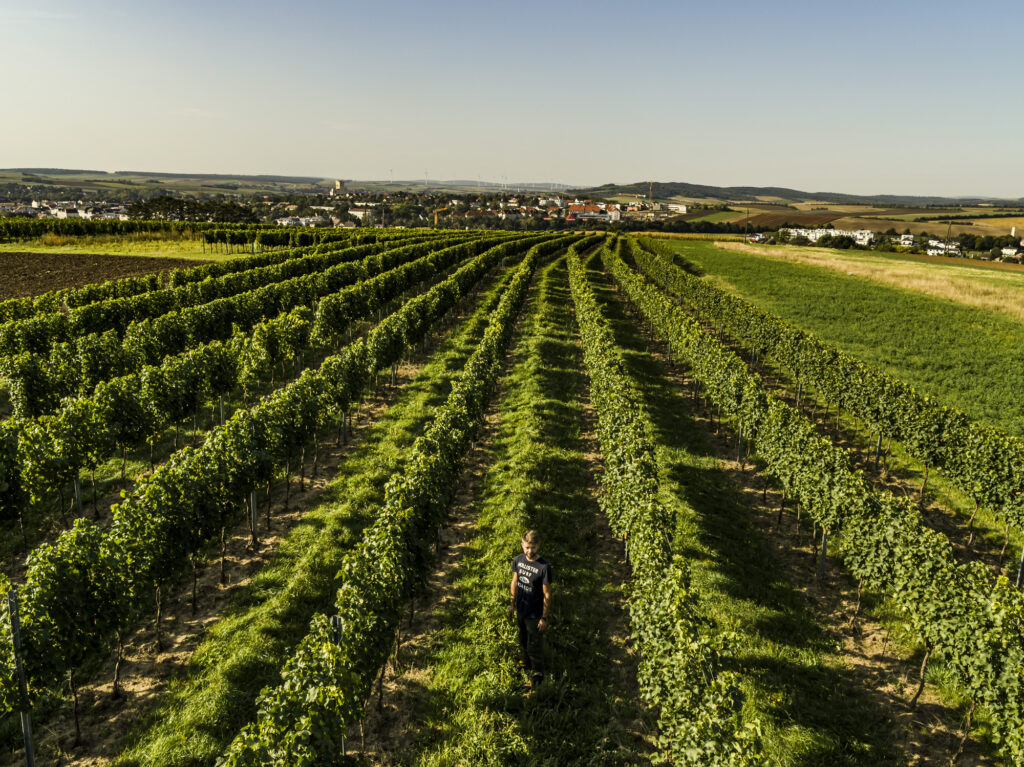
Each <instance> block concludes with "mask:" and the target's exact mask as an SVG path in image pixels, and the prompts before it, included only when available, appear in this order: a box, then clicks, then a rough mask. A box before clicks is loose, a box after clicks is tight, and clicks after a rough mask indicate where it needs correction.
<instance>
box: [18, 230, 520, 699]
mask: <svg viewBox="0 0 1024 767" xmlns="http://www.w3.org/2000/svg"><path fill="white" fill-rule="evenodd" d="M521 248H522V245H521V244H520V242H519V241H518V240H507V241H506V242H504V243H503V244H501V245H497V246H495V247H493V248H491V249H489V250H488V251H486V252H485V253H483V254H481V255H480V256H478V257H477V258H476V259H474V260H473V261H472V262H471V263H470V264H468V265H466V266H464V267H462V268H461V269H460V270H458V271H457V272H456V273H455V274H454V275H452V276H451V277H449V278H448V279H447V280H445V281H443V282H441V283H439V284H438V285H435V286H434V287H433V288H431V289H430V290H429V291H427V293H425V294H423V295H421V296H417V297H416V298H413V299H411V300H410V301H409V302H407V303H406V304H405V305H404V306H403V307H402V308H401V309H400V310H399V311H398V312H396V313H395V314H392V315H390V316H389V317H388V318H387V319H385V320H384V321H383V322H381V323H380V324H379V325H378V326H377V327H376V328H374V330H373V331H372V332H371V333H370V334H369V336H368V337H367V339H366V340H365V341H364V340H360V341H358V342H356V343H354V344H352V345H350V346H348V347H346V348H345V349H344V350H343V351H342V353H340V354H337V355H334V356H332V357H328V358H327V359H326V360H325V361H324V363H323V364H322V365H321V366H320V368H319V369H317V370H316V371H306V372H305V373H303V375H302V376H300V377H299V379H297V380H296V381H295V382H293V383H292V384H289V385H288V386H286V387H284V388H282V389H279V390H278V391H277V392H275V393H274V394H273V395H272V396H271V397H268V398H267V399H266V400H264V401H263V402H261V403H260V404H259V405H257V406H256V407H254V408H252V409H251V410H247V411H238V412H236V413H235V414H234V415H233V416H232V417H231V419H229V420H228V421H227V422H226V424H225V426H224V427H222V428H220V429H218V430H216V431H215V432H214V433H213V434H211V436H210V437H209V438H207V440H206V441H205V442H204V443H203V445H202V446H201V447H200V448H198V449H196V450H192V449H191V448H185V449H183V450H181V451H179V453H178V454H177V455H176V456H175V459H174V460H172V461H170V462H169V463H168V464H167V465H165V466H163V467H161V469H159V470H158V471H157V472H155V473H154V474H153V475H152V476H150V477H148V478H146V479H144V480H142V481H141V482H140V483H139V485H138V486H137V488H136V491H135V493H133V495H132V496H131V497H130V498H128V499H127V500H126V501H125V502H124V503H123V504H120V505H119V507H118V508H117V510H116V512H115V515H114V522H113V524H112V525H111V527H110V528H109V529H107V530H100V529H99V528H97V527H96V526H95V525H93V524H91V523H88V522H86V521H85V520H82V519H79V520H77V521H76V523H75V525H74V527H73V528H72V529H71V530H69V531H67V532H66V533H64V534H62V535H61V536H60V537H59V538H58V539H57V542H56V544H55V545H54V546H52V547H51V546H44V547H40V549H39V550H38V551H39V552H40V555H39V556H37V557H35V558H34V559H33V561H32V563H31V565H30V567H29V571H28V575H27V577H26V587H25V589H24V591H23V593H22V595H21V602H22V613H23V615H24V616H25V617H26V620H25V623H24V624H23V627H22V628H23V639H22V641H23V645H24V658H25V661H26V670H27V672H28V674H29V676H30V679H31V680H32V685H33V687H35V688H37V689H38V688H49V687H52V685H53V684H55V683H56V682H57V681H58V680H59V679H60V678H61V676H62V675H63V673H64V670H65V669H67V668H68V666H71V667H72V668H73V667H74V665H77V664H78V663H79V662H80V660H79V659H80V658H83V657H90V656H91V655H92V654H93V653H95V652H96V651H97V650H98V649H100V648H101V647H103V646H105V645H107V643H108V642H110V641H111V640H112V634H113V633H114V631H115V629H116V630H121V629H122V628H124V627H126V626H127V625H131V623H133V622H134V619H135V616H136V615H137V614H138V613H139V612H140V611H141V609H142V608H143V606H144V605H145V603H147V602H148V599H147V598H146V595H147V594H152V593H153V589H156V590H157V593H158V594H159V587H160V586H161V585H164V584H166V583H168V582H169V581H171V580H174V579H175V578H176V577H178V576H179V575H180V571H181V566H182V563H183V560H184V559H185V558H186V554H187V553H188V552H189V551H190V550H194V549H196V548H202V547H205V545H206V543H207V541H208V540H209V539H210V538H211V537H212V535H213V534H214V533H215V532H216V530H217V529H218V528H219V529H221V530H222V531H223V529H224V526H225V525H227V524H228V523H229V522H230V521H231V519H233V518H234V517H236V516H239V515H240V511H241V505H242V501H243V500H244V499H246V498H248V495H249V490H250V489H252V488H253V487H254V486H255V485H257V484H260V483H261V482H263V481H265V480H266V476H267V472H269V471H270V470H271V469H273V467H274V466H275V465H276V464H280V463H284V462H285V460H286V459H289V460H290V459H291V458H292V457H297V456H298V452H299V448H300V447H303V446H304V445H305V444H306V442H307V441H309V440H310V439H312V440H314V442H315V438H316V435H317V434H318V433H319V431H321V430H322V429H323V428H324V427H325V426H326V425H327V424H328V423H329V422H333V421H335V420H336V419H338V418H340V417H341V415H342V414H343V413H344V412H345V411H346V410H347V409H348V408H349V406H350V404H351V403H352V402H354V401H358V400H359V399H360V398H361V396H362V393H363V391H364V390H365V388H366V387H367V385H368V384H369V380H370V378H371V377H374V376H375V375H376V374H377V372H378V371H379V370H381V369H383V368H384V367H386V366H388V365H391V364H393V363H394V362H397V361H398V360H399V359H401V357H402V356H403V355H404V353H405V349H406V348H407V345H408V344H410V343H418V342H419V341H420V340H421V338H422V337H424V336H425V334H426V333H427V332H428V331H429V329H430V328H431V327H432V325H433V324H434V323H435V322H436V321H437V320H439V319H440V318H441V317H443V316H444V315H446V314H447V313H448V312H449V311H450V309H451V308H452V307H453V306H454V305H455V304H456V303H457V302H458V301H459V300H460V298H462V297H464V296H465V295H466V293H467V292H468V291H469V289H470V288H472V286H473V285H475V284H476V283H477V282H478V281H479V280H480V279H481V278H482V277H483V276H484V274H485V273H486V272H488V271H490V269H491V268H492V267H493V266H494V265H495V264H496V263H498V262H499V261H500V260H501V259H502V258H504V257H507V256H508V255H511V254H513V253H515V252H517V250H521ZM183 491H184V492H183ZM236 504H237V505H236ZM222 535H223V533H222ZM129 552H130V554H129ZM9 588H10V585H9V582H8V581H7V579H6V577H5V576H2V577H0V593H2V594H6V593H7V591H8V590H9ZM83 618H86V620H83ZM10 646H11V637H10V627H9V624H6V625H5V624H2V623H0V648H9V647H10ZM44 647H45V648H47V651H46V652H44V651H43V648H44ZM10 658H11V654H10V652H8V651H7V650H6V649H4V650H3V652H2V654H0V660H2V661H3V663H2V664H0V689H2V690H3V691H4V696H3V698H2V700H3V701H4V702H5V703H6V706H5V707H7V706H14V705H15V704H16V701H17V698H16V696H11V695H8V694H7V693H8V691H9V690H11V689H13V687H12V685H14V684H15V681H14V676H13V675H14V669H13V666H12V665H10ZM69 659H73V660H69Z"/></svg>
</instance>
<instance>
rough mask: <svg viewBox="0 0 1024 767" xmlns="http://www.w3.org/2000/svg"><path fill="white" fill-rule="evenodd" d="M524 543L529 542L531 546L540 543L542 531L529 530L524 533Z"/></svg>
mask: <svg viewBox="0 0 1024 767" xmlns="http://www.w3.org/2000/svg"><path fill="white" fill-rule="evenodd" d="M523 543H528V544H530V545H531V546H536V545H537V544H538V543H540V533H538V532H537V531H536V530H527V531H526V532H525V533H523Z"/></svg>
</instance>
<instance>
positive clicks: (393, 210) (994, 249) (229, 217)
mask: <svg viewBox="0 0 1024 767" xmlns="http://www.w3.org/2000/svg"><path fill="white" fill-rule="evenodd" d="M624 197H625V199H624ZM729 210H730V209H729V208H728V206H726V205H722V204H717V203H715V204H712V203H708V204H703V203H680V202H661V201H657V200H652V199H650V198H649V197H646V196H644V195H640V194H636V195H629V196H626V195H621V196H619V197H618V198H617V199H616V200H607V199H600V198H596V197H589V196H587V197H584V196H574V195H568V194H566V195H562V194H557V195H551V194H549V195H544V194H537V193H527V194H524V193H514V194H513V193H509V192H498V191H496V192H489V193H477V194H473V193H470V194H453V193H440V192H406V191H397V192H366V191H359V190H349V189H347V188H346V186H345V183H344V182H342V181H336V182H334V185H333V187H332V188H330V189H329V190H326V191H325V192H322V193H317V194H309V193H304V192H295V193H291V194H257V195H252V196H249V197H238V196H227V195H214V196H211V197H207V198H205V199H197V198H194V197H190V196H187V195H182V194H157V195H154V196H152V197H149V198H148V199H133V200H130V201H124V200H113V201H110V200H102V199H75V200H66V199H64V200H53V199H47V198H44V197H39V198H36V197H29V198H22V199H16V200H11V199H8V200H7V201H4V202H0V216H20V217H31V218H56V219H81V220H89V221H95V220H119V221H129V220H135V219H149V220H165V221H213V222H224V223H251V224H266V225H277V226H285V227H340V228H354V227H369V226H374V227H382V226H387V227H440V228H449V229H452V228H457V229H506V230H523V231H529V230H543V229H607V228H612V229H621V230H625V231H640V230H655V231H665V232H682V233H686V232H697V233H705V234H712V235H713V234H733V235H735V234H742V235H743V236H745V237H746V238H747V239H748V240H749V241H750V242H753V243H768V244H782V243H788V244H794V245H811V244H813V245H821V246H825V247H834V248H859V249H872V250H882V251H900V252H910V253H920V254H927V255H930V256H951V257H968V258H979V259H986V260H999V261H1009V262H1016V263H1021V262H1024V238H1021V237H1018V235H1017V232H1016V229H1015V228H1014V229H1011V231H1010V234H1009V235H1008V236H1006V235H1003V236H986V237H979V236H974V235H966V236H965V235H960V236H952V237H949V236H947V237H940V236H936V235H935V234H930V233H927V232H918V233H916V234H913V233H911V232H910V231H909V230H907V231H904V232H903V233H899V232H897V231H896V230H895V229H894V228H890V229H889V230H888V231H885V232H879V231H875V230H871V229H857V230H846V229H837V228H834V227H833V226H832V224H824V225H822V226H819V227H816V228H809V227H794V226H790V225H788V223H787V222H786V221H785V220H784V218H785V216H783V217H782V218H781V219H780V220H779V221H778V223H776V224H774V225H769V226H767V227H763V226H762V227H759V230H758V231H751V228H752V227H751V226H750V224H749V223H737V222H735V221H715V220H713V219H715V217H716V214H718V213H721V214H722V215H723V216H726V217H727V216H728V211H729ZM1021 234H1024V232H1022V233H1021Z"/></svg>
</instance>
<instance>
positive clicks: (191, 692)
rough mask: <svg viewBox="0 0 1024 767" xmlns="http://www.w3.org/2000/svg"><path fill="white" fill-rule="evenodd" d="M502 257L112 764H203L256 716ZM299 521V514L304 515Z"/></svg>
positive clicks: (477, 326)
mask: <svg viewBox="0 0 1024 767" xmlns="http://www.w3.org/2000/svg"><path fill="white" fill-rule="evenodd" d="M512 268H514V264H513V265H510V267H509V268H507V269H506V270H505V273H504V274H503V275H502V276H500V277H499V278H498V279H496V280H495V282H494V284H492V285H490V286H489V287H488V288H487V289H486V291H485V292H484V293H483V295H482V296H481V298H480V300H479V301H478V302H477V305H476V308H475V309H474V310H473V312H472V314H471V315H470V316H469V317H467V318H466V319H465V320H464V321H463V322H462V323H461V325H460V326H459V327H458V328H457V329H455V330H454V331H453V332H452V333H451V334H450V335H449V336H448V337H447V338H446V339H445V340H444V341H443V342H442V343H441V345H440V346H439V347H438V349H437V350H436V351H435V352H433V353H432V354H431V356H430V358H429V359H428V360H427V361H426V363H425V364H424V365H423V367H422V368H421V369H420V370H419V371H418V372H417V374H416V377H415V378H414V379H413V380H412V381H411V382H409V383H408V384H406V386H405V387H404V388H403V391H402V394H401V395H400V396H399V397H398V399H396V401H395V402H394V403H393V404H392V405H391V406H390V407H389V408H388V410H387V412H386V413H384V415H383V416H382V417H381V418H380V419H379V420H378V421H377V422H376V423H375V424H374V425H373V426H372V427H370V428H369V429H368V430H367V431H366V432H365V433H364V435H363V437H362V439H361V441H360V444H359V446H358V447H357V448H356V449H355V450H354V451H353V452H352V453H351V454H350V455H348V456H347V457H346V458H345V461H344V463H343V464H342V465H341V467H340V469H339V471H338V474H337V476H336V477H335V478H334V479H333V480H332V481H331V483H330V486H329V488H328V489H327V491H326V493H325V496H324V498H325V500H324V501H323V502H322V503H321V504H320V505H319V506H317V507H316V508H313V509H310V510H309V511H308V512H306V514H305V516H304V523H303V524H302V525H301V526H300V527H299V528H297V529H296V530H294V531H293V532H292V533H291V534H290V535H289V537H288V538H287V539H286V540H285V541H284V542H283V543H282V544H281V547H280V550H279V552H278V553H276V554H275V556H274V559H273V561H272V562H271V563H270V564H269V565H268V566H267V567H266V568H265V569H264V570H263V571H261V572H260V573H259V574H258V575H257V576H256V577H255V578H254V579H253V583H252V586H251V588H250V589H249V590H248V591H247V593H245V594H244V595H240V597H239V599H238V603H237V606H235V607H233V608H231V609H230V610H229V611H227V612H226V613H225V615H224V617H223V618H221V619H220V620H219V621H218V623H217V624H215V625H214V626H213V627H212V628H211V629H210V631H209V633H208V634H207V635H206V637H204V639H203V643H202V644H201V645H200V647H199V648H198V649H197V651H196V654H195V656H194V657H193V660H192V661H190V663H189V668H188V671H187V674H186V675H183V676H182V677H181V678H179V679H177V680H176V681H174V682H172V683H171V686H170V689H169V690H168V691H167V693H165V694H164V695H163V696H162V700H161V701H160V702H159V703H158V704H157V707H156V708H154V709H153V710H152V711H151V712H150V713H149V714H147V716H146V719H145V721H144V722H143V723H141V724H140V725H139V727H138V728H137V729H136V730H135V731H134V732H133V733H131V734H129V736H128V743H129V744H130V745H128V747H127V748H126V749H125V750H124V751H123V752H122V753H121V755H120V756H119V757H118V758H117V760H116V761H115V764H118V765H126V766H127V765H140V766H141V765H152V767H179V766H182V765H185V764H190V763H196V762H198V763H206V764H212V763H213V762H214V760H215V759H216V757H217V756H218V755H219V754H220V753H222V752H223V751H224V749H225V748H226V747H227V745H228V743H229V742H230V740H231V738H232V737H234V735H235V734H236V733H237V732H238V730H240V729H241V728H242V727H243V726H244V725H245V724H246V723H247V722H251V721H253V720H254V719H255V715H256V697H257V694H258V693H259V691H260V690H261V689H262V688H263V687H265V686H267V685H274V684H277V683H279V682H280V669H281V667H282V666H283V665H284V663H285V661H286V660H287V659H288V657H289V656H290V655H291V653H292V652H293V651H294V649H295V646H296V645H297V644H298V642H299V641H300V640H301V639H302V637H303V636H305V634H306V632H307V631H308V628H309V620H310V618H311V617H312V616H313V614H314V613H315V612H318V611H325V610H328V609H330V607H331V604H332V602H333V600H334V597H335V592H336V590H337V585H338V584H337V580H336V578H337V574H338V569H339V567H340V564H341V559H342V557H343V555H344V554H345V553H346V552H347V551H349V550H350V549H351V547H352V546H354V545H355V544H356V543H357V542H358V540H359V536H360V534H361V532H362V530H363V528H365V527H366V525H368V524H369V523H370V522H372V520H373V518H374V515H375V512H376V510H377V508H379V506H380V504H381V503H382V502H383V500H384V486H385V485H386V483H387V481H388V480H389V479H390V478H391V476H393V475H394V474H395V473H397V472H399V471H401V468H402V466H404V464H405V463H406V462H407V461H408V459H409V456H410V449H411V447H412V444H413V442H414V440H415V439H416V437H417V436H418V435H419V434H421V433H422V431H423V430H424V428H425V426H426V424H427V422H428V421H429V419H430V416H431V413H432V411H433V410H434V408H436V407H437V406H439V405H440V404H442V403H443V402H444V399H445V397H446V396H447V395H448V392H449V391H450V388H451V385H452V382H453V381H454V380H455V378H456V377H457V376H458V374H459V372H460V371H461V370H462V369H463V366H464V365H465V361H466V359H467V358H468V357H469V355H470V354H471V353H472V351H473V349H474V348H475V347H476V345H477V344H478V343H479V340H480V338H481V336H482V334H483V331H484V328H485V327H486V324H487V320H488V317H489V315H490V313H491V312H492V311H493V310H494V307H495V306H496V305H497V303H498V301H499V299H500V297H501V295H502V293H503V292H504V291H505V289H506V287H507V285H508V282H509V280H510V279H511V276H512ZM307 520H308V523H307Z"/></svg>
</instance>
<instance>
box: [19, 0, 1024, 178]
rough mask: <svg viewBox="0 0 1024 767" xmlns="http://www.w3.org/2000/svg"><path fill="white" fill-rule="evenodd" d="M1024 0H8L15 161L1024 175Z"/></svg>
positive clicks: (347, 172) (386, 171) (255, 169)
mask: <svg viewBox="0 0 1024 767" xmlns="http://www.w3.org/2000/svg"><path fill="white" fill-rule="evenodd" d="M1022 33H1024V3H1022V2H1020V0H1015V1H1013V2H1009V1H1007V2H1001V1H999V2H997V1H995V0H978V1H976V2H971V3H963V2H959V3H953V2H947V0H937V1H935V2H907V1H905V0H903V1H901V0H895V2H878V1H876V0H861V2H857V3H851V2H849V0H844V2H841V3H840V2H816V3H811V2H798V1H797V0H780V1H779V2H774V3H765V2H763V1H762V2H751V1H749V0H733V1H732V2H728V3H713V2H708V1H707V0H702V1H701V2H693V3H691V2H668V1H666V0H656V1H654V2H646V3H628V2H615V3H612V2H603V0H590V2H576V1H575V0H565V1H559V0H556V1H555V2H551V1H550V0H549V2H534V1H533V0H526V1H522V0H521V1H520V2H517V3H497V2H486V0H485V1H481V0H477V1H476V2H468V1H464V0H436V1H435V2H412V1H401V0H373V1H365V0H364V1H363V2H348V1H347V0H344V1H343V0H339V1H338V2H326V1H322V2H316V1H314V0H292V2H288V3H280V2H274V3H271V2H266V1H265V0H251V1H250V2H225V1H220V0H206V1H205V2H195V1H194V0H179V1H177V2H164V3H151V2H139V1H138V0H136V2H124V1H119V0H100V1H98V2H70V1H69V0H47V2H46V3H45V4H44V3H39V2H36V1H33V2H25V1H24V0H19V1H18V2H15V1H14V0H0V67H2V69H0V77H2V78H3V86H2V89H0V93H2V98H0V167H5V168H6V167H57V168H89V169H99V170H151V171H170V172H206V173H272V174H282V175H309V176H319V177H337V178H346V179H386V178H389V177H390V176H391V174H392V173H393V175H394V178H395V179H412V178H423V176H424V173H425V172H426V173H429V176H430V178H433V179H456V178H463V179H476V178H477V177H480V178H482V179H484V180H491V181H501V180H503V179H507V180H508V181H510V182H514V181H557V182H562V183H569V184H600V183H605V182H613V181H614V182H631V181H642V180H649V179H654V180H660V181H690V182H694V183H704V184H714V185H723V186H724V185H758V186H768V185H772V186H787V187H793V188H797V189H803V190H808V191H836V192H849V193H861V194H876V193H891V194H939V195H987V196H1007V197H1020V196H1024V141H1022V136H1024V106H1022V102H1024V76H1022V75H1024V55H1022V45H1021V40H1022Z"/></svg>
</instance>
